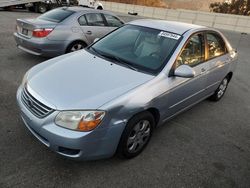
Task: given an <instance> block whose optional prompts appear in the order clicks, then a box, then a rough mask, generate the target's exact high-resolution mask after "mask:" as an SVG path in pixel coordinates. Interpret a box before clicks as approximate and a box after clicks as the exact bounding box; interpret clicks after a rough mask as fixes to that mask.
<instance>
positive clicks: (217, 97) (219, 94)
mask: <svg viewBox="0 0 250 188" xmlns="http://www.w3.org/2000/svg"><path fill="white" fill-rule="evenodd" d="M228 83H229V78H228V76H226V77H225V78H224V79H223V80H222V81H221V83H220V85H219V87H218V88H217V89H216V90H215V92H214V94H213V95H212V96H211V97H210V98H209V99H210V100H212V101H219V100H220V99H221V98H222V97H223V96H224V94H225V92H226V90H227V86H228Z"/></svg>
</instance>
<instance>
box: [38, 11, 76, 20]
mask: <svg viewBox="0 0 250 188" xmlns="http://www.w3.org/2000/svg"><path fill="white" fill-rule="evenodd" d="M73 13H74V11H71V10H67V9H54V10H51V11H49V12H47V13H45V14H43V15H41V16H39V17H38V19H42V20H48V21H51V22H56V23H59V22H62V21H63V20H64V19H66V18H68V17H69V16H70V15H72V14H73Z"/></svg>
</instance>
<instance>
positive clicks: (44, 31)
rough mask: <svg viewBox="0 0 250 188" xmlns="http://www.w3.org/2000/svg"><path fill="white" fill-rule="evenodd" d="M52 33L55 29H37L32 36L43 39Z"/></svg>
mask: <svg viewBox="0 0 250 188" xmlns="http://www.w3.org/2000/svg"><path fill="white" fill-rule="evenodd" d="M52 31H53V29H35V30H34V31H33V34H32V35H33V37H37V38H43V37H47V36H48V34H50V33H51V32H52Z"/></svg>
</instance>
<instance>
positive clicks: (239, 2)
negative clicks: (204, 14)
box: [209, 0, 250, 16]
mask: <svg viewBox="0 0 250 188" xmlns="http://www.w3.org/2000/svg"><path fill="white" fill-rule="evenodd" d="M209 8H210V10H211V11H212V12H218V13H228V14H238V15H247V16H250V0H231V1H227V2H222V3H219V2H216V3H211V4H210V7H209Z"/></svg>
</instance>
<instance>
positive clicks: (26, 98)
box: [21, 88, 54, 118]
mask: <svg viewBox="0 0 250 188" xmlns="http://www.w3.org/2000/svg"><path fill="white" fill-rule="evenodd" d="M21 98H22V102H23V103H24V105H25V106H26V107H27V108H28V110H29V111H30V112H32V113H33V114H34V115H35V116H37V117H38V118H44V117H46V116H48V115H49V114H50V113H52V112H53V111H54V110H53V109H52V108H50V107H48V106H46V105H44V104H43V103H41V102H40V101H38V100H37V99H35V98H34V97H33V96H32V95H31V94H30V93H29V92H28V91H27V89H26V88H24V89H23V91H22V95H21Z"/></svg>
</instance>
